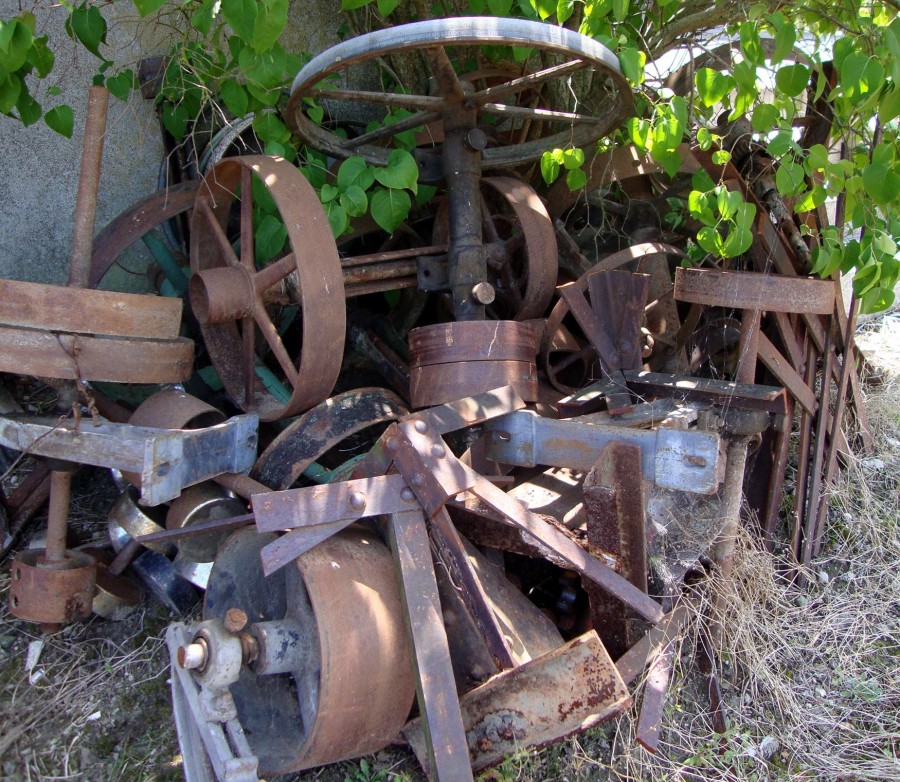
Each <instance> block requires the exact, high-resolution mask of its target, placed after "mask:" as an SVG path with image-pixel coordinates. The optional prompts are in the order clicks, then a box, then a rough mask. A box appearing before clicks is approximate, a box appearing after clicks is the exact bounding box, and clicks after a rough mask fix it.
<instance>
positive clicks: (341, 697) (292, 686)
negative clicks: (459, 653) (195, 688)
mask: <svg viewBox="0 0 900 782" xmlns="http://www.w3.org/2000/svg"><path fill="white" fill-rule="evenodd" d="M273 539H274V535H269V534H263V535H261V534H258V533H257V532H256V531H255V530H252V529H247V530H241V531H239V532H236V533H235V534H233V535H232V536H231V537H229V538H228V540H227V541H226V542H225V543H224V545H223V546H222V548H221V550H220V552H219V555H218V557H217V558H216V562H215V564H214V565H213V569H212V573H211V574H210V578H209V584H208V587H207V591H206V597H205V601H204V608H203V616H204V619H223V620H224V618H225V614H226V613H227V612H228V610H229V609H233V608H238V609H240V610H242V611H244V613H245V614H246V615H247V617H248V618H249V620H250V631H251V632H253V625H254V624H255V623H260V622H278V621H290V622H293V623H295V624H294V626H295V627H296V626H297V625H299V629H300V634H299V635H300V638H301V643H302V645H303V648H304V653H303V655H302V662H301V663H298V664H297V667H296V668H294V669H293V670H291V671H290V672H287V673H271V674H262V673H257V672H256V671H254V670H253V669H251V668H244V669H243V670H242V671H241V675H240V679H239V680H238V681H237V682H236V683H235V684H232V685H231V687H230V690H231V694H232V696H233V697H234V700H235V704H236V705H237V712H238V719H239V720H240V722H241V725H242V727H243V729H244V732H245V734H246V736H247V739H248V741H249V742H250V747H251V749H252V750H253V753H254V754H255V755H256V756H257V757H258V758H259V767H260V769H259V770H260V773H261V774H270V773H273V774H282V773H288V772H292V771H299V770H301V769H305V768H312V767H314V766H320V765H324V764H326V763H334V762H337V761H339V760H345V759H349V758H354V757H359V756H360V755H365V754H368V753H371V752H376V751H378V750H379V749H381V748H382V747H384V746H386V745H387V744H388V743H389V742H390V741H391V740H393V739H394V738H395V737H396V736H397V735H398V734H399V731H400V728H402V727H403V724H404V723H405V722H406V718H407V716H408V715H409V711H410V709H411V707H412V704H413V699H414V696H415V683H414V682H415V680H414V678H413V666H412V659H411V656H410V650H409V645H408V643H407V639H406V631H405V630H404V626H403V610H402V608H401V602H400V593H399V589H398V586H397V578H396V576H395V574H394V564H393V559H392V557H391V555H390V552H389V551H388V549H387V547H386V546H385V545H384V544H383V543H382V542H381V541H380V540H379V539H378V537H377V536H375V535H372V534H370V533H367V532H365V531H364V530H363V529H362V528H360V527H351V528H349V529H347V530H344V531H342V532H339V533H338V534H337V535H335V536H333V537H331V538H329V539H328V540H326V541H324V542H323V543H320V544H319V545H318V546H316V547H315V548H314V549H313V550H312V551H309V552H307V553H306V554H303V555H302V556H301V557H299V558H298V559H297V560H296V561H295V562H294V563H293V564H292V565H291V566H290V567H287V568H284V569H282V570H279V571H278V572H277V573H274V574H272V575H271V576H269V577H268V578H266V577H264V576H263V574H262V569H261V565H260V559H259V552H260V549H261V548H262V546H263V545H265V544H266V543H269V542H270V541H272V540H273Z"/></svg>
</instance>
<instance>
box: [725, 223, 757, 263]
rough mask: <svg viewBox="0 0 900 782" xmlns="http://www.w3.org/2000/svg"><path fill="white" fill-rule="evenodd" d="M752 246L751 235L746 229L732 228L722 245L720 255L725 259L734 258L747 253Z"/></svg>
mask: <svg viewBox="0 0 900 782" xmlns="http://www.w3.org/2000/svg"><path fill="white" fill-rule="evenodd" d="M752 244H753V234H752V233H751V232H750V231H748V230H747V229H746V228H740V227H739V226H732V227H731V230H730V231H729V232H728V236H727V237H726V238H725V242H724V244H723V245H722V255H723V257H725V258H736V257H737V256H738V255H741V254H742V253H745V252H747V250H749V249H750V246H751V245H752Z"/></svg>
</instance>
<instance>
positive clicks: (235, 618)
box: [225, 608, 250, 633]
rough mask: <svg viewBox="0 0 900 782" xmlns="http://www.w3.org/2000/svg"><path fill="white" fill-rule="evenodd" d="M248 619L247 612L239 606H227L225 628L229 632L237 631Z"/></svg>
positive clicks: (245, 624) (242, 627) (243, 626)
mask: <svg viewBox="0 0 900 782" xmlns="http://www.w3.org/2000/svg"><path fill="white" fill-rule="evenodd" d="M249 621H250V619H249V617H248V616H247V612H246V611H243V610H242V609H240V608H229V609H228V610H227V611H226V612H225V629H226V630H227V631H228V632H229V633H239V632H240V631H241V630H243V629H244V628H245V627H246V626H247V622H249Z"/></svg>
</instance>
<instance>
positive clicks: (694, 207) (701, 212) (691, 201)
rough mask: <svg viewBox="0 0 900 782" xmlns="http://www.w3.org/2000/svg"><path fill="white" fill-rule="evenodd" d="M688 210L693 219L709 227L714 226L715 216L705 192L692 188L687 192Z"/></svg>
mask: <svg viewBox="0 0 900 782" xmlns="http://www.w3.org/2000/svg"><path fill="white" fill-rule="evenodd" d="M688 211H689V212H690V213H691V217H693V218H694V219H695V220H699V221H700V222H701V223H703V224H704V225H707V226H710V227H713V226H715V224H716V217H715V215H714V214H713V211H712V209H711V208H710V206H709V196H708V195H707V194H706V193H704V192H701V191H700V190H692V191H691V192H690V193H689V194H688Z"/></svg>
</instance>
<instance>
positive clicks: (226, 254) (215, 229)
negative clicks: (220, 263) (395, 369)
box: [194, 198, 241, 266]
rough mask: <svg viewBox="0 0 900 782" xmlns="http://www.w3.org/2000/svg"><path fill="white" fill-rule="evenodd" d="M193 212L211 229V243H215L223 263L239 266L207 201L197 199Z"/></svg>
mask: <svg viewBox="0 0 900 782" xmlns="http://www.w3.org/2000/svg"><path fill="white" fill-rule="evenodd" d="M194 212H196V213H197V214H198V215H199V216H200V217H201V218H202V219H203V220H205V221H206V223H207V224H208V225H209V227H210V228H211V229H212V235H213V241H214V242H215V243H216V247H217V249H218V251H219V253H220V254H221V257H222V258H223V259H224V261H225V263H226V264H227V265H228V266H240V265H241V262H240V261H239V260H238V257H237V255H236V254H235V252H234V248H233V247H232V246H231V242H229V241H228V237H227V236H226V235H225V231H224V230H223V228H222V226H221V225H220V224H219V220H218V218H217V217H216V215H215V213H214V212H213V210H212V207H211V206H210V205H209V201H207V200H206V199H205V198H198V199H197V203H196V205H195V206H194Z"/></svg>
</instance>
